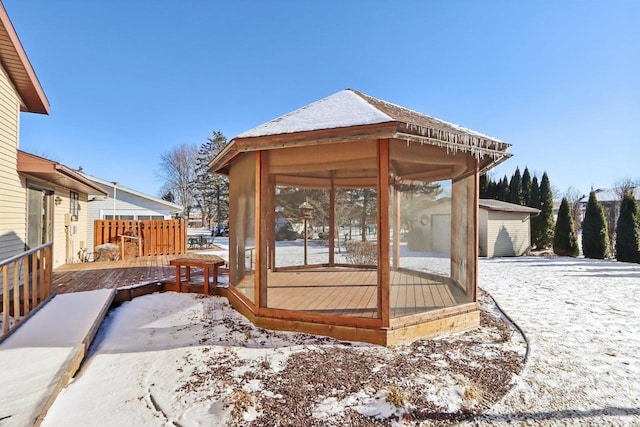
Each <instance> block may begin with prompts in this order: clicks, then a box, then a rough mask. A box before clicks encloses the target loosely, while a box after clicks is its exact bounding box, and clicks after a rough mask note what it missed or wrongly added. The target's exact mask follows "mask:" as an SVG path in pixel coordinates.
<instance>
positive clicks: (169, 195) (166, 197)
mask: <svg viewBox="0 0 640 427" xmlns="http://www.w3.org/2000/svg"><path fill="white" fill-rule="evenodd" d="M160 198H161V199H162V200H166V201H167V202H170V203H174V202H175V200H176V198H175V197H174V195H173V192H172V191H171V190H166V191H165V192H164V193H162V196H160Z"/></svg>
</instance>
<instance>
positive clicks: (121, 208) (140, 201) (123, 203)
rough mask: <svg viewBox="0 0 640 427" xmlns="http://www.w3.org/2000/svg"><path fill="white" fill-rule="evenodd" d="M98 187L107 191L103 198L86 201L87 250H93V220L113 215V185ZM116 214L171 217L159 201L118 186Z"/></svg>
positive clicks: (168, 210)
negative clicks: (106, 195) (106, 196)
mask: <svg viewBox="0 0 640 427" xmlns="http://www.w3.org/2000/svg"><path fill="white" fill-rule="evenodd" d="M98 186H99V187H100V188H102V189H103V190H105V191H106V192H107V193H109V197H108V198H107V199H105V200H92V201H90V202H89V203H88V209H87V210H88V216H87V233H88V234H87V248H88V251H89V252H94V247H93V230H94V221H95V220H97V219H104V216H105V215H113V187H111V186H106V185H102V184H98ZM116 215H133V216H134V217H136V218H137V217H138V216H140V215H154V216H163V217H164V218H165V219H171V210H170V209H168V208H167V207H166V206H163V205H160V204H159V203H157V202H155V201H153V200H150V199H145V198H144V197H139V196H136V195H135V194H131V193H128V192H127V191H126V190H121V189H120V188H118V189H117V190H116Z"/></svg>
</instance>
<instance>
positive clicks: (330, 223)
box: [328, 171, 340, 267]
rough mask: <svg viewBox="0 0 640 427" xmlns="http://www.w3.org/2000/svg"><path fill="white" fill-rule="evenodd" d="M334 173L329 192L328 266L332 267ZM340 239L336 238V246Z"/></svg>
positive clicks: (333, 261)
mask: <svg viewBox="0 0 640 427" xmlns="http://www.w3.org/2000/svg"><path fill="white" fill-rule="evenodd" d="M335 173H336V172H335V171H331V188H330V190H329V242H328V243H329V265H330V266H331V267H333V266H334V265H335V257H334V254H335V249H336V238H335V231H336V187H335V183H334V181H333V178H334V176H335ZM339 242H340V238H339V237H338V244H340V243H339Z"/></svg>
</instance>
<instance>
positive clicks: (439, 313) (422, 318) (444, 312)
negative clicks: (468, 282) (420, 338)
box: [389, 302, 479, 329]
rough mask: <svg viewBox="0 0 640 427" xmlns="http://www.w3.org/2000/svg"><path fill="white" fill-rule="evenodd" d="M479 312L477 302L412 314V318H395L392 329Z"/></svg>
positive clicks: (390, 326) (392, 320) (392, 321)
mask: <svg viewBox="0 0 640 427" xmlns="http://www.w3.org/2000/svg"><path fill="white" fill-rule="evenodd" d="M476 310H479V305H478V303H477V302H470V303H467V304H461V305H456V306H453V307H445V308H440V309H438V310H432V311H425V312H422V313H417V314H412V315H410V316H402V317H395V318H393V319H391V324H390V325H389V328H390V329H398V328H404V327H406V326H411V325H416V324H419V323H424V322H430V321H433V320H440V319H447V318H449V317H451V316H455V315H458V314H463V313H469V312H471V311H476Z"/></svg>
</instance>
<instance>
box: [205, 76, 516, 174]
mask: <svg viewBox="0 0 640 427" xmlns="http://www.w3.org/2000/svg"><path fill="white" fill-rule="evenodd" d="M367 139H368V140H375V139H391V140H401V141H405V142H406V143H407V144H411V143H415V144H420V145H425V144H426V145H432V146H437V147H444V148H446V149H447V150H448V151H450V152H452V153H457V152H465V153H468V154H469V155H472V156H474V157H475V158H477V159H478V162H479V170H480V172H481V173H484V172H485V171H486V170H488V169H490V168H492V167H494V166H496V165H497V164H499V163H501V162H503V161H504V160H506V159H508V158H509V157H511V154H510V153H507V149H508V148H509V147H510V144H508V143H506V142H504V141H501V140H499V139H496V138H493V137H490V136H487V135H484V134H481V133H479V132H475V131H472V130H470V129H466V128H463V127H461V126H458V125H455V124H452V123H448V122H445V121H443V120H440V119H436V118H434V117H431V116H427V115H425V114H422V113H418V112H416V111H413V110H409V109H407V108H404V107H401V106H398V105H395V104H392V103H389V102H387V101H383V100H380V99H377V98H374V97H371V96H369V95H365V94H363V93H360V92H357V91H354V90H350V89H347V90H344V91H341V92H338V93H336V94H334V95H331V96H329V97H327V98H324V99H321V100H320V101H316V102H314V103H312V104H309V105H307V106H305V107H302V108H300V109H298V110H296V111H293V112H291V113H288V114H285V115H284V116H281V117H278V118H276V119H274V120H271V121H270V122H267V123H264V124H262V125H260V126H257V127H255V128H253V129H250V130H248V131H246V132H243V133H241V134H240V135H238V136H236V137H235V138H233V139H232V140H231V141H230V142H229V144H228V145H227V146H226V147H225V148H224V149H223V150H222V151H221V152H220V153H219V154H218V155H217V156H216V157H215V158H214V159H213V160H212V161H211V163H210V164H209V168H210V171H212V172H218V173H225V174H228V170H229V165H230V164H231V162H232V161H233V159H234V158H235V157H236V156H237V155H239V154H240V153H243V152H250V151H259V150H273V149H278V148H289V147H295V146H301V145H320V144H330V143H349V142H352V141H357V140H367Z"/></svg>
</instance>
